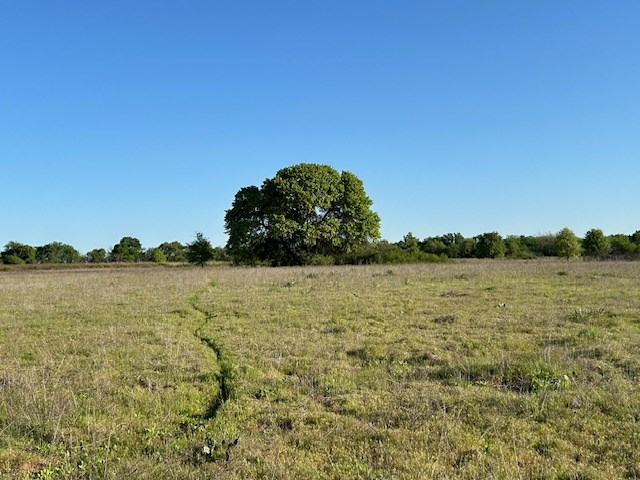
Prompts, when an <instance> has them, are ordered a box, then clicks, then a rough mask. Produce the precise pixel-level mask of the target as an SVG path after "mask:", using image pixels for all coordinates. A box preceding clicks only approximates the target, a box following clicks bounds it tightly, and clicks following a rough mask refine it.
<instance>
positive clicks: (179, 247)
mask: <svg viewBox="0 0 640 480" xmlns="http://www.w3.org/2000/svg"><path fill="white" fill-rule="evenodd" d="M190 246H191V244H189V245H183V244H181V243H180V242H165V243H162V244H161V245H159V246H157V247H154V248H147V249H144V248H142V244H141V243H140V240H138V239H137V238H134V237H124V238H122V239H121V240H120V242H118V243H117V244H115V245H114V246H113V247H112V248H111V249H110V250H109V251H107V250H105V249H104V248H96V249H94V250H91V251H90V252H87V253H86V254H85V255H82V254H81V253H80V252H78V250H76V249H75V248H74V247H72V246H71V245H67V244H65V243H60V242H52V243H48V244H47V245H43V246H41V247H33V246H31V245H25V244H23V243H18V242H9V243H7V245H5V247H4V251H3V252H2V253H1V254H0V260H2V262H1V263H3V264H5V265H20V264H38V263H40V264H46V263H61V264H71V263H107V262H129V263H134V262H155V263H166V262H178V263H180V262H187V261H193V259H192V258H190V256H189V251H190ZM210 252H211V256H210V259H212V260H219V261H230V260H231V258H230V257H229V256H228V255H227V254H226V252H225V249H224V248H222V247H210ZM194 263H198V262H194Z"/></svg>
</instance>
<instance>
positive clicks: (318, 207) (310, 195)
mask: <svg viewBox="0 0 640 480" xmlns="http://www.w3.org/2000/svg"><path fill="white" fill-rule="evenodd" d="M371 205H372V201H371V200H370V199H369V197H368V196H367V194H366V193H365V191H364V186H363V184H362V181H360V179H359V178H357V177H356V176H355V175H354V174H352V173H350V172H342V173H338V172H337V171H336V170H334V169H333V168H332V167H330V166H328V165H318V164H311V163H301V164H298V165H294V166H291V167H287V168H284V169H282V170H280V171H278V172H277V173H276V175H275V177H273V178H269V179H266V180H265V181H264V182H263V184H262V186H261V187H260V188H258V187H255V186H250V187H245V188H242V189H240V190H239V191H238V193H237V194H236V196H235V199H234V201H233V204H232V205H231V208H230V209H229V210H227V212H226V215H225V228H226V231H227V234H228V235H229V240H228V242H227V249H228V251H229V253H230V254H231V255H232V256H233V257H234V260H235V261H236V262H239V263H256V262H266V263H270V264H272V265H301V264H305V263H309V262H313V261H314V258H318V257H324V256H328V257H334V258H335V257H337V256H340V255H344V254H346V253H349V252H351V251H353V249H355V248H357V247H359V246H362V245H363V244H366V243H368V242H369V241H372V240H374V239H377V238H378V237H379V236H380V218H379V217H378V215H377V214H376V213H375V212H373V211H372V210H371Z"/></svg>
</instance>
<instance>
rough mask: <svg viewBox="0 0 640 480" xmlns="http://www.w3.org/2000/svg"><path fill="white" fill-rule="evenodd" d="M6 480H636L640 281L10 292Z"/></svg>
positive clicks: (257, 278) (1, 385)
mask: <svg viewBox="0 0 640 480" xmlns="http://www.w3.org/2000/svg"><path fill="white" fill-rule="evenodd" d="M0 477H1V478H9V479H21V478H46V479H54V478H65V479H66V478H113V479H121V478H154V479H164V478H203V479H204V478H222V479H231V478H234V479H235V478H266V479H293V478H296V479H312V478H317V479H320V478H335V479H343V478H367V479H373V478H407V479H419V478H437V479H440V478H504V479H512V478H522V479H530V478H539V479H543V478H544V479H546V478H548V479H611V478H640V263H622V262H566V261H548V260H545V261H522V262H520V261H486V262H483V261H469V262H459V263H449V264H433V265H432V264H429V265H407V266H374V267H326V268H324V267H315V268H282V269H266V268H265V269H249V268H229V267H216V268H208V269H199V268H166V267H157V268H145V269H137V268H131V269H117V270H116V269H103V270H73V271H64V270H62V271H59V270H52V271H38V270H9V271H3V272H0Z"/></svg>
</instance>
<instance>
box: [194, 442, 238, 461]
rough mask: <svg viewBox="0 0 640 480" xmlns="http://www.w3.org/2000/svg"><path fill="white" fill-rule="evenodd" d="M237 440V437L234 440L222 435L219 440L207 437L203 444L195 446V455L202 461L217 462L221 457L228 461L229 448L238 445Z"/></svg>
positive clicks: (229, 456) (229, 455)
mask: <svg viewBox="0 0 640 480" xmlns="http://www.w3.org/2000/svg"><path fill="white" fill-rule="evenodd" d="M239 441H240V438H239V437H236V438H235V439H234V440H227V439H226V438H224V437H223V438H222V439H221V440H220V441H216V440H215V439H213V438H210V437H207V438H206V439H205V441H204V445H202V446H201V447H200V446H199V447H197V448H196V451H195V457H196V459H197V460H200V461H203V462H217V461H219V460H222V459H224V460H225V461H227V462H228V461H229V459H230V458H231V450H232V449H233V448H234V447H236V446H237V445H238V442H239Z"/></svg>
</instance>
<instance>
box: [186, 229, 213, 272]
mask: <svg viewBox="0 0 640 480" xmlns="http://www.w3.org/2000/svg"><path fill="white" fill-rule="evenodd" d="M186 255H187V260H189V262H191V263H196V264H198V265H200V266H201V267H204V265H205V264H206V263H207V262H208V261H209V260H212V259H213V247H212V246H211V242H209V239H208V238H207V237H205V236H204V235H203V234H202V233H200V232H197V233H196V239H195V240H194V241H193V242H191V243H189V244H188V245H187V253H186Z"/></svg>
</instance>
